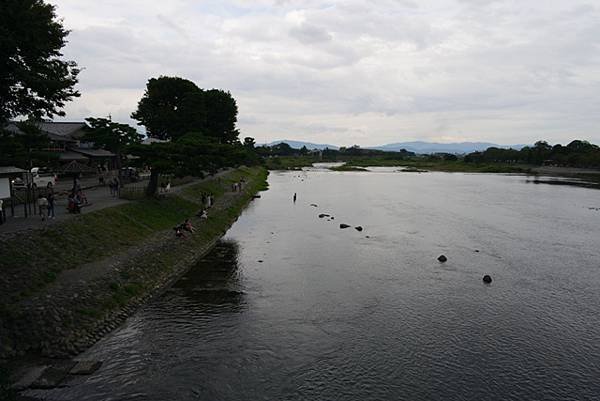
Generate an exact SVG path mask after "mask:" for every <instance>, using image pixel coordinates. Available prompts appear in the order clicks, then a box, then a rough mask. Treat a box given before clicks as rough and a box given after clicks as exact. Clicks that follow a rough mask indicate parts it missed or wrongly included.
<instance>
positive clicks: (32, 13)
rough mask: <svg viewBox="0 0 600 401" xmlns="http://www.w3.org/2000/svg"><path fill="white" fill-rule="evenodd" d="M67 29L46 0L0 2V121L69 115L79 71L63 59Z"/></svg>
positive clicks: (75, 95)
mask: <svg viewBox="0 0 600 401" xmlns="http://www.w3.org/2000/svg"><path fill="white" fill-rule="evenodd" d="M67 35H68V31H67V30H66V29H65V28H64V27H63V25H62V23H61V21H60V20H59V19H58V18H57V16H56V14H55V8H54V6H52V5H50V4H46V3H45V2H44V1H43V0H2V1H0V123H2V122H5V121H6V120H8V119H11V118H13V117H16V116H20V115H26V116H32V117H38V118H41V117H52V116H53V115H64V112H63V111H61V108H62V107H63V106H64V105H65V103H66V102H68V101H69V100H71V99H73V98H74V97H77V96H79V93H78V92H77V91H76V90H75V89H74V87H75V84H76V83H77V75H78V74H79V69H78V68H77V65H76V63H75V62H73V61H65V60H62V58H61V57H62V53H61V49H62V48H63V47H64V46H65V44H66V37H67Z"/></svg>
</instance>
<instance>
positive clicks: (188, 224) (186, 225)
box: [183, 219, 196, 233]
mask: <svg viewBox="0 0 600 401" xmlns="http://www.w3.org/2000/svg"><path fill="white" fill-rule="evenodd" d="M183 229H184V230H185V231H188V232H190V233H193V232H194V231H196V229H195V228H194V226H193V225H192V222H191V221H190V219H185V221H184V222H183Z"/></svg>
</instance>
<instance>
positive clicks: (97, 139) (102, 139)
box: [82, 117, 143, 154]
mask: <svg viewBox="0 0 600 401" xmlns="http://www.w3.org/2000/svg"><path fill="white" fill-rule="evenodd" d="M86 121H87V123H88V124H89V126H90V128H89V130H88V132H87V133H86V134H85V136H84V137H83V138H82V139H83V140H84V141H87V142H93V143H94V144H95V145H96V146H98V147H101V148H103V149H106V150H110V151H111V152H115V153H117V154H120V153H121V152H122V151H123V150H125V148H126V147H127V146H130V145H134V144H136V143H140V142H141V141H142V138H143V136H142V135H141V134H140V133H138V132H137V131H136V129H135V128H133V127H131V126H129V125H127V124H121V123H116V122H113V121H112V120H110V119H109V118H91V117H90V118H87V119H86Z"/></svg>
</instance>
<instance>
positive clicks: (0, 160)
mask: <svg viewBox="0 0 600 401" xmlns="http://www.w3.org/2000/svg"><path fill="white" fill-rule="evenodd" d="M16 126H17V128H18V129H19V131H18V132H13V131H8V130H0V165H15V166H18V167H21V168H26V169H30V168H32V167H33V164H34V162H36V163H37V162H40V161H44V159H45V157H44V156H47V155H44V152H43V151H42V149H43V148H45V147H46V146H47V145H48V142H49V140H48V136H47V135H45V134H43V133H42V132H41V131H40V129H39V128H38V126H37V124H35V122H31V121H21V122H19V123H17V124H16Z"/></svg>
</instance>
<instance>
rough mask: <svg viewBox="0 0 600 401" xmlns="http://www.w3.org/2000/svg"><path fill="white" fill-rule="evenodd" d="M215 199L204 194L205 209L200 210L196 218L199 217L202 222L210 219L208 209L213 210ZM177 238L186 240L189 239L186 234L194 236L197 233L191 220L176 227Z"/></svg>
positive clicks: (209, 194) (203, 203) (186, 220)
mask: <svg viewBox="0 0 600 401" xmlns="http://www.w3.org/2000/svg"><path fill="white" fill-rule="evenodd" d="M214 202H215V197H214V195H213V194H211V193H203V194H202V205H203V206H204V208H202V209H200V211H199V212H198V213H196V217H199V218H200V219H201V220H206V219H208V211H207V209H209V208H211V207H212V206H213V205H214ZM174 230H175V237H176V238H181V239H185V238H187V235H186V232H187V233H189V234H192V233H193V232H195V231H196V229H195V228H194V226H193V225H192V222H191V221H190V219H185V221H184V222H183V223H181V224H179V225H178V226H175V228H174Z"/></svg>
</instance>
